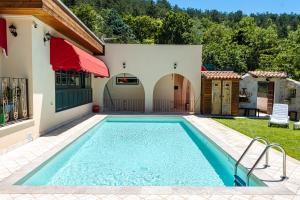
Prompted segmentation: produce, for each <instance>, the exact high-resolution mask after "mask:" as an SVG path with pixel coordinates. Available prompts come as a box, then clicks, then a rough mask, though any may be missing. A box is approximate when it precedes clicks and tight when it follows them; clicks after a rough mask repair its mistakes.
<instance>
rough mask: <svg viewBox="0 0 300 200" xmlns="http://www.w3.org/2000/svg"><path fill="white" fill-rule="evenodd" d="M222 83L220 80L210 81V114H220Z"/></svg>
mask: <svg viewBox="0 0 300 200" xmlns="http://www.w3.org/2000/svg"><path fill="white" fill-rule="evenodd" d="M221 96H222V85H221V81H212V101H211V103H212V105H211V108H212V109H211V114H213V115H220V114H221V110H222V109H221V106H222V100H221Z"/></svg>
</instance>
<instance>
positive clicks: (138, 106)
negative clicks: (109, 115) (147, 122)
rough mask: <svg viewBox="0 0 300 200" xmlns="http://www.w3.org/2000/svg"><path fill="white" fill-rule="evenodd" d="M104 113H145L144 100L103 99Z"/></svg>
mask: <svg viewBox="0 0 300 200" xmlns="http://www.w3.org/2000/svg"><path fill="white" fill-rule="evenodd" d="M103 103H104V106H103V111H104V112H145V100H144V99H110V98H105V99H104V102H103Z"/></svg>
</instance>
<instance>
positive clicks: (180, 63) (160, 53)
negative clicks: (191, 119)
mask: <svg viewBox="0 0 300 200" xmlns="http://www.w3.org/2000/svg"><path fill="white" fill-rule="evenodd" d="M105 51H106V54H105V56H102V57H100V58H101V59H103V60H104V62H105V63H106V64H107V66H108V67H109V69H110V73H111V76H115V75H117V74H120V73H130V74H133V75H135V76H137V77H138V78H139V79H140V80H141V82H142V83H143V86H144V89H145V97H146V98H145V108H146V112H152V107H153V104H152V101H153V90H154V87H155V84H156V83H157V81H158V80H160V79H161V78H162V77H164V76H165V75H168V74H172V73H177V74H180V75H182V76H184V77H186V78H187V79H188V80H190V81H191V84H192V88H193V90H194V93H195V99H196V101H197V105H196V111H197V112H200V100H198V99H200V88H201V71H200V69H201V68H200V67H201V65H202V46H199V45H194V46H193V45H139V44H106V47H105ZM123 62H126V68H125V69H123V65H122V63H123ZM175 62H176V63H177V69H174V63H175ZM108 80H109V79H100V78H99V79H97V80H95V81H94V87H95V90H94V93H93V94H94V99H95V100H96V103H98V104H100V105H101V106H103V91H104V87H105V84H106V82H107V81H108Z"/></svg>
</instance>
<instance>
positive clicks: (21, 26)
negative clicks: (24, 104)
mask: <svg viewBox="0 0 300 200" xmlns="http://www.w3.org/2000/svg"><path fill="white" fill-rule="evenodd" d="M5 18H6V26H7V45H8V47H7V51H8V52H7V54H8V56H7V57H4V55H3V56H2V70H1V74H2V76H3V77H13V78H27V79H28V90H29V91H28V92H29V93H32V80H31V76H32V68H31V66H32V58H31V48H32V43H31V42H32V40H31V39H32V38H31V23H32V18H31V17H22V18H19V17H15V16H11V17H5ZM11 24H14V25H15V27H16V28H17V33H18V36H17V37H14V36H12V34H11V33H10V32H9V30H8V26H10V25H11ZM32 105H33V103H32V95H30V96H29V116H32Z"/></svg>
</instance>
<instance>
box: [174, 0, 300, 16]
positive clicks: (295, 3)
mask: <svg viewBox="0 0 300 200" xmlns="http://www.w3.org/2000/svg"><path fill="white" fill-rule="evenodd" d="M169 2H170V3H171V4H172V5H175V4H177V5H178V6H179V7H181V8H188V7H191V8H199V9H202V10H212V9H216V10H219V11H223V12H231V11H237V10H242V11H243V12H244V13H246V14H251V13H264V12H271V13H279V14H281V13H292V12H293V13H297V14H300V0H169Z"/></svg>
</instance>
